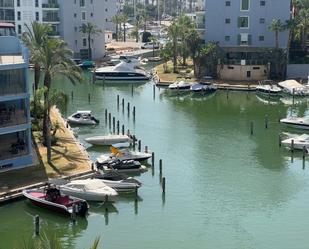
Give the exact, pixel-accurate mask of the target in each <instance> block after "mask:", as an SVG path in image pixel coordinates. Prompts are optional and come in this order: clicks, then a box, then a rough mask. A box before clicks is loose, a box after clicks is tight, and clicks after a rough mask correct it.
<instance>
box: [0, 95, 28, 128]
mask: <svg viewBox="0 0 309 249" xmlns="http://www.w3.org/2000/svg"><path fill="white" fill-rule="evenodd" d="M27 122H28V118H27V108H26V104H25V100H24V99H22V100H17V101H6V102H1V103H0V128H4V127H8V126H15V125H21V124H26V123H27Z"/></svg>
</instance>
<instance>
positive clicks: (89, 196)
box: [60, 188, 117, 202]
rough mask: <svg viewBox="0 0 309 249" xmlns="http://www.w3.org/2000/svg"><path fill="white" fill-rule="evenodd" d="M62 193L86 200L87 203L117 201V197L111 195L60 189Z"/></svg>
mask: <svg viewBox="0 0 309 249" xmlns="http://www.w3.org/2000/svg"><path fill="white" fill-rule="evenodd" d="M60 191H61V193H63V194H66V195H70V196H74V197H77V198H81V199H84V200H86V201H98V202H104V201H112V202H113V201H115V199H116V196H117V195H109V194H103V193H102V194H94V193H85V192H75V191H70V190H68V189H65V188H61V189H60Z"/></svg>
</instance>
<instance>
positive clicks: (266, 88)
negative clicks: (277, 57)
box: [256, 83, 282, 96]
mask: <svg viewBox="0 0 309 249" xmlns="http://www.w3.org/2000/svg"><path fill="white" fill-rule="evenodd" d="M256 91H257V93H259V94H266V95H269V96H280V95H281V94H282V89H281V88H280V87H278V86H276V85H271V84H262V83H260V85H259V86H257V87H256Z"/></svg>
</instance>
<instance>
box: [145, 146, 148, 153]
mask: <svg viewBox="0 0 309 249" xmlns="http://www.w3.org/2000/svg"><path fill="white" fill-rule="evenodd" d="M145 153H148V146H147V145H145Z"/></svg>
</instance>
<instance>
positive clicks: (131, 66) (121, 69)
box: [94, 60, 150, 83]
mask: <svg viewBox="0 0 309 249" xmlns="http://www.w3.org/2000/svg"><path fill="white" fill-rule="evenodd" d="M94 74H95V77H96V78H97V79H103V80H104V81H106V82H108V81H112V82H115V81H130V82H132V83H134V82H139V81H148V80H149V79H150V76H149V74H148V73H147V72H146V71H145V70H143V69H141V68H137V64H136V63H135V62H131V61H130V60H128V61H121V62H120V63H119V64H117V65H116V66H108V67H100V68H96V69H95V70H94Z"/></svg>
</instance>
